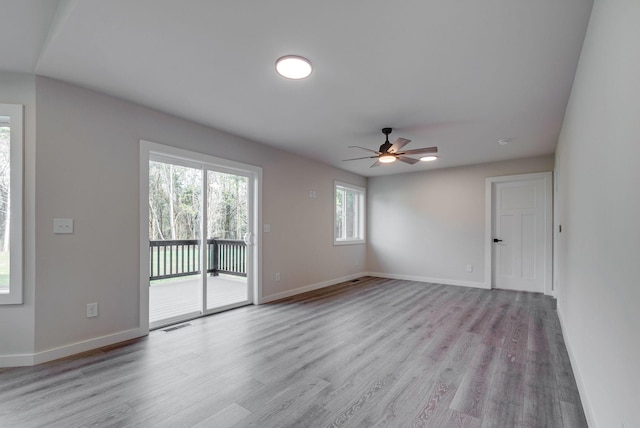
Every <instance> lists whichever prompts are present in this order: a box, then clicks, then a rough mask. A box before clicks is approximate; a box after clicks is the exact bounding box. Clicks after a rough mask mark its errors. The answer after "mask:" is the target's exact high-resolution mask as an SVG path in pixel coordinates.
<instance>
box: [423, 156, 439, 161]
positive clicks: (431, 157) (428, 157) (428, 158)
mask: <svg viewBox="0 0 640 428" xmlns="http://www.w3.org/2000/svg"><path fill="white" fill-rule="evenodd" d="M436 159H438V156H423V157H421V158H420V160H421V161H422V162H432V161H434V160H436Z"/></svg>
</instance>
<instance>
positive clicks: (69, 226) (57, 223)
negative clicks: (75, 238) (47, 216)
mask: <svg viewBox="0 0 640 428" xmlns="http://www.w3.org/2000/svg"><path fill="white" fill-rule="evenodd" d="M53 233H55V234H56V235H63V234H71V233H73V219H71V218H54V219H53Z"/></svg>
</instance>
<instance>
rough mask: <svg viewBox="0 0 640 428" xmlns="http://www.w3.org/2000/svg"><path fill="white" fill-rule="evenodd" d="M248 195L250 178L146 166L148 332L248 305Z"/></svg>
mask: <svg viewBox="0 0 640 428" xmlns="http://www.w3.org/2000/svg"><path fill="white" fill-rule="evenodd" d="M250 193H251V186H250V180H249V177H248V176H243V175H236V173H230V172H227V171H222V170H219V169H218V168H215V169H214V168H213V167H212V166H210V165H203V164H198V163H197V162H189V161H184V160H171V159H166V158H163V157H161V156H158V157H155V158H152V159H151V160H150V161H149V273H150V276H149V325H150V328H157V327H160V326H164V325H168V324H172V323H176V322H180V321H183V320H186V319H191V318H195V317H198V316H201V315H205V314H209V313H213V312H217V311H220V310H226V309H230V308H233V307H236V306H242V305H245V304H249V303H251V297H252V296H251V292H250V291H251V290H250V287H249V284H248V282H247V274H248V271H247V267H248V266H250V263H248V262H249V260H248V259H249V258H250V252H248V251H247V244H250V237H251V234H250V230H249V229H250V228H249V225H250V217H251V213H250V205H251V204H250V196H251V195H250ZM203 218H206V222H203V221H202V219H203ZM203 236H206V237H207V239H206V240H203V239H202V237H203ZM203 241H204V242H203Z"/></svg>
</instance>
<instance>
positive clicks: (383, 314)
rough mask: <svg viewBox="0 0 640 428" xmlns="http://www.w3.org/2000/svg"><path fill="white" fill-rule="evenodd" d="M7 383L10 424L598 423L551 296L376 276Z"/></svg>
mask: <svg viewBox="0 0 640 428" xmlns="http://www.w3.org/2000/svg"><path fill="white" fill-rule="evenodd" d="M0 385H2V387H1V388H0V421H1V422H0V425H2V426H3V427H4V426H6V427H30V428H38V427H47V428H50V427H65V428H74V427H88V426H91V427H159V428H163V427H171V428H174V427H203V428H204V427H216V428H244V427H260V428H272V427H278V428H281V427H282V428H284V427H296V428H298V427H312V428H314V427H393V428H400V427H432V428H449V427H457V428H463V427H466V428H525V427H526V428H531V427H553V428H563V427H564V428H585V427H587V423H586V420H585V417H584V413H583V411H582V405H581V403H580V397H579V395H578V390H577V387H576V382H575V380H574V377H573V373H572V370H571V364H570V362H569V356H568V354H567V350H566V348H565V344H564V341H563V338H562V332H561V330H560V323H559V321H558V316H557V314H556V310H555V301H554V300H553V299H552V298H550V297H547V296H543V295H540V294H533V293H524V292H515V291H504V290H481V289H473V288H465V287H457V286H452V285H439V284H425V283H418V282H412V281H399V280H387V279H380V278H365V279H363V280H361V281H360V282H358V283H351V282H349V283H344V284H339V285H336V286H333V287H328V288H325V289H322V290H316V291H314V292H310V293H306V294H304V295H299V296H294V297H291V298H288V299H284V300H281V301H278V302H274V303H270V304H266V305H261V306H253V305H251V306H247V307H244V308H240V309H236V310H233V311H227V312H223V313H220V314H217V315H214V316H210V317H205V318H200V319H197V320H194V321H192V322H191V325H190V326H188V327H185V328H181V329H177V330H174V331H171V332H164V331H162V330H156V331H153V332H151V334H150V335H149V336H148V337H147V338H143V339H139V340H134V341H130V342H129V343H126V344H120V345H116V346H112V347H108V348H104V349H101V350H96V351H93V352H89V353H86V354H84V355H79V356H75V357H71V358H67V359H62V360H58V361H53V362H50V363H45V364H41V365H39V366H35V367H23V368H14V369H0Z"/></svg>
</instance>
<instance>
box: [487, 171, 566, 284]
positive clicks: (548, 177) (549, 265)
mask: <svg viewBox="0 0 640 428" xmlns="http://www.w3.org/2000/svg"><path fill="white" fill-rule="evenodd" d="M540 179H542V180H544V188H545V208H544V217H545V243H544V260H543V263H544V266H545V269H544V294H546V295H550V296H552V295H554V290H553V173H552V172H551V171H548V172H538V173H531V174H518V175H505V176H501V177H488V178H487V179H486V180H485V270H484V271H485V278H484V287H485V288H494V284H493V270H494V253H493V245H494V243H493V228H494V224H493V222H494V220H493V218H494V212H493V206H494V200H495V194H494V193H495V192H494V188H495V184H496V183H505V182H517V181H531V180H540Z"/></svg>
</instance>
